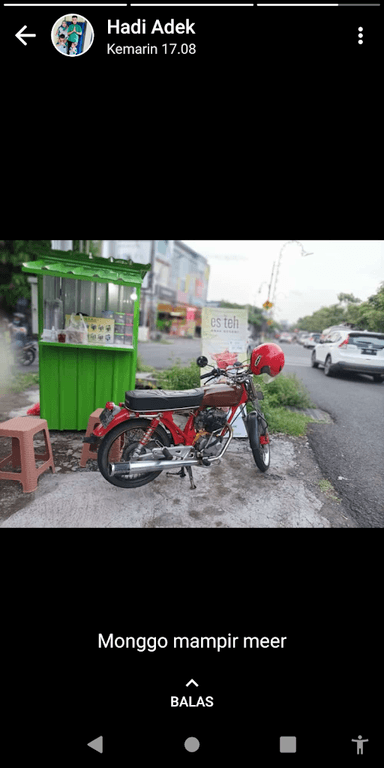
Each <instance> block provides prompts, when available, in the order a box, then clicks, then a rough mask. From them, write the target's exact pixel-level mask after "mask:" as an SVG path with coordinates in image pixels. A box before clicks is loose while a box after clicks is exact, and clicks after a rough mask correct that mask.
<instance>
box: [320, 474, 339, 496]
mask: <svg viewBox="0 0 384 768" xmlns="http://www.w3.org/2000/svg"><path fill="white" fill-rule="evenodd" d="M318 486H319V488H320V490H321V492H322V493H324V494H325V496H327V498H329V499H334V501H338V502H339V501H340V499H339V497H338V496H337V495H336V491H335V489H334V487H333V485H332V483H330V482H329V480H326V478H325V477H323V478H322V479H321V480H319V481H318Z"/></svg>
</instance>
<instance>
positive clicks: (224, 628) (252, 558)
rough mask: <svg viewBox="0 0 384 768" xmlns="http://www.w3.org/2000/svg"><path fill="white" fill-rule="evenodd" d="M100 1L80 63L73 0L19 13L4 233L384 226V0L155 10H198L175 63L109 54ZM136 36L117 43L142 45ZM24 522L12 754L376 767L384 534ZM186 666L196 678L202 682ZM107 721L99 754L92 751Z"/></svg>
mask: <svg viewBox="0 0 384 768" xmlns="http://www.w3.org/2000/svg"><path fill="white" fill-rule="evenodd" d="M67 10H68V12H70V13H72V12H73V13H78V14H79V15H80V14H82V11H83V9H82V6H81V5H77V6H76V7H73V6H72V7H70V6H68V9H67V8H66V7H64V8H63V13H66V12H67ZM133 10H134V13H133ZM137 11H138V9H114V11H113V16H112V12H111V17H112V18H120V19H121V20H123V19H125V17H127V19H128V16H131V17H132V18H133V19H136V18H138V17H139V16H141V15H142V11H141V13H137ZM84 14H85V16H86V17H87V18H89V20H90V21H91V23H92V24H93V26H94V30H95V42H94V45H93V47H92V48H91V49H90V51H89V52H88V53H85V54H84V55H83V56H81V57H79V58H78V59H76V60H75V61H74V59H73V58H71V59H70V61H71V62H72V63H70V62H69V58H70V57H67V58H66V57H64V56H61V55H60V54H59V53H57V52H55V51H54V50H53V46H52V42H51V38H50V35H51V29H52V26H53V24H54V23H56V21H57V19H58V18H59V17H60V9H57V8H50V9H49V10H48V9H28V8H18V9H7V8H2V21H1V29H2V38H1V53H2V56H3V62H4V63H3V75H4V76H3V86H2V106H3V128H4V138H3V145H2V172H3V179H4V181H3V192H4V200H3V211H2V213H3V222H4V223H3V227H4V228H6V231H7V234H8V236H11V237H12V236H20V235H21V236H23V235H24V234H25V236H27V237H41V236H43V237H44V236H46V235H48V237H51V236H53V235H56V232H59V230H60V228H63V229H69V230H71V229H72V236H73V237H74V234H76V233H78V235H80V234H81V235H82V232H83V230H84V229H85V227H87V228H88V227H89V228H91V227H93V228H95V227H96V224H97V226H98V228H99V229H100V230H101V236H102V237H103V236H104V237H107V236H109V237H112V238H116V237H125V236H126V233H127V232H128V229H129V231H130V234H131V235H132V234H133V235H134V236H136V237H142V236H144V237H145V236H148V234H151V233H155V232H154V231H155V230H156V235H158V234H160V235H161V229H162V228H164V227H165V228H166V229H168V228H169V229H172V228H173V230H176V231H175V232H174V234H175V235H176V237H180V236H182V234H183V231H184V233H186V234H187V236H188V234H189V235H190V236H191V235H193V236H195V237H196V236H198V237H205V238H207V237H215V238H219V239H221V238H235V239H236V238H243V237H246V238H250V239H253V238H258V239H259V238H276V237H280V236H282V235H283V230H284V236H285V235H286V234H287V232H286V230H288V229H291V228H293V227H295V228H297V229H298V230H299V232H300V234H299V236H300V237H302V238H305V237H311V238H313V237H315V238H328V237H330V238H335V237H336V238H337V237H343V238H345V237H347V238H359V237H361V238H365V239H366V238H368V239H369V238H372V237H380V236H381V234H380V233H379V231H378V230H379V222H381V213H380V194H379V192H378V189H377V178H376V177H377V168H378V160H377V158H378V154H377V153H378V143H377V142H378V136H379V131H378V128H379V126H380V125H381V117H380V112H381V110H380V112H379V111H378V109H379V103H380V99H379V97H378V93H379V92H380V90H379V83H380V78H379V74H380V71H381V70H380V67H379V64H378V62H379V46H378V42H379V39H380V38H381V18H382V9H381V8H380V9H375V8H361V9H358V8H352V9H351V8H318V9H316V8H283V9H280V8H276V9H270V8H269V9H268V8H264V9H263V8H250V9H248V8H245V9H240V8H238V9H229V8H225V9H220V10H219V9H206V8H202V9H195V10H193V9H188V12H187V13H184V12H183V11H182V9H178V10H177V12H176V11H175V12H174V13H173V12H172V13H171V12H170V10H169V9H168V10H167V12H165V10H162V11H161V12H160V11H156V14H155V13H154V12H153V11H151V12H150V11H148V9H146V11H145V18H146V19H147V24H148V26H149V21H150V19H151V18H152V16H153V17H154V18H156V17H158V18H164V17H167V18H169V17H172V16H174V18H175V19H178V20H180V21H182V20H183V19H184V18H185V17H186V16H187V17H188V18H191V19H196V30H197V31H198V34H197V35H196V36H194V37H192V36H191V37H189V38H188V39H187V42H196V46H197V48H198V53H197V54H196V55H195V56H186V55H185V56H184V55H177V58H176V59H174V57H172V56H160V55H158V56H157V57H156V58H155V57H154V56H152V57H150V56H148V57H147V58H145V57H144V56H142V57H140V58H139V57H131V56H117V55H116V56H113V55H109V56H107V55H106V53H105V49H106V45H107V42H108V41H109V42H112V41H113V38H112V37H110V38H108V36H107V34H106V19H107V18H108V14H109V11H108V10H107V9H103V10H100V9H99V10H97V9H85V8H84ZM240 18H241V22H240ZM25 24H26V25H27V30H26V32H36V34H37V35H38V36H37V37H36V38H27V46H23V45H22V43H20V42H19V41H18V40H17V39H16V37H15V34H16V32H17V31H18V30H19V29H20V28H21V27H22V26H24V25H25ZM358 26H363V27H364V44H363V45H362V46H359V45H358V44H357V27H358ZM132 37H133V36H132ZM134 38H135V39H134V41H133V43H132V40H131V39H130V36H121V39H120V40H119V43H120V44H140V42H141V41H140V42H139V39H138V36H134ZM164 41H166V42H170V43H171V42H180V41H182V42H185V39H184V38H180V39H179V38H178V36H177V38H176V39H174V38H173V37H168V36H167V38H166V40H163V39H162V38H161V39H159V40H158V41H157V44H160V43H161V42H164ZM143 42H144V43H146V42H148V41H147V40H145V41H143ZM149 42H151V43H153V42H154V41H153V40H151V41H149ZM155 44H156V42H155ZM69 70H70V71H69ZM65 219H67V221H64V220H65ZM180 229H181V231H180V232H179V231H178V230H180ZM159 230H160V232H159ZM188 230H189V232H188ZM69 234H71V232H70V231H69ZM165 234H166V233H165ZM346 269H348V265H347V264H346ZM330 280H331V276H330ZM362 450H369V439H367V436H364V438H363V439H362ZM8 535H9V536H13V540H12V545H11V546H8V547H7V551H6V552H5V551H3V555H2V562H1V578H2V582H1V583H2V595H1V618H2V622H1V624H2V633H1V652H2V665H3V685H2V703H1V706H2V713H1V723H2V749H3V754H4V755H5V754H6V753H7V750H9V751H10V753H11V759H10V760H9V761H7V764H9V765H10V764H23V763H24V762H25V761H26V760H32V759H33V760H34V761H36V762H38V764H39V765H42V766H45V765H47V766H48V765H49V766H52V765H55V766H57V765H63V766H64V765H65V766H66V767H67V766H68V765H72V764H73V765H88V764H89V765H94V764H95V762H97V761H98V762H99V763H101V762H105V763H106V764H108V765H118V764H120V763H127V764H129V762H135V763H137V762H138V760H140V762H141V763H142V764H144V765H146V764H149V762H151V763H154V762H155V761H159V762H160V761H161V762H164V760H166V761H167V763H168V765H171V766H172V765H175V766H176V765H177V766H180V765H181V764H183V765H184V764H185V763H188V765H189V764H191V763H196V762H197V761H198V762H199V764H200V765H208V764H209V765H212V764H213V763H214V761H217V760H219V761H220V762H221V763H222V764H225V765H231V764H235V763H236V764H237V765H243V764H245V762H247V763H250V761H251V760H252V761H253V762H254V764H255V765H257V761H259V762H260V764H261V763H262V764H263V765H266V764H267V765H275V764H276V763H279V762H281V760H283V761H284V762H286V761H287V760H288V762H290V763H291V764H292V762H295V763H297V762H298V761H301V764H302V765H304V764H305V765H306V766H308V765H312V764H313V761H314V759H315V760H316V759H317V758H320V756H321V759H322V760H323V763H325V760H327V762H331V761H333V760H335V762H336V759H337V760H338V764H343V765H348V764H349V763H350V762H351V763H352V762H355V760H356V759H357V755H356V754H355V750H356V747H355V745H353V744H352V743H351V739H352V738H357V737H358V735H360V734H361V735H362V736H363V738H369V740H370V741H369V743H368V744H367V745H365V746H364V756H363V758H361V759H362V760H364V761H365V762H369V761H371V764H373V762H374V763H375V765H377V764H378V757H379V756H381V753H380V749H381V742H380V734H381V732H382V727H381V723H380V721H379V715H380V702H379V705H378V704H377V696H378V695H379V696H380V694H381V691H382V663H381V662H382V650H381V635H380V628H379V625H380V619H379V617H380V610H381V605H380V600H381V584H382V576H381V573H380V570H379V566H378V565H377V564H378V563H380V561H381V552H382V546H381V541H380V535H378V536H377V535H376V533H375V534H373V535H374V536H375V539H373V535H372V534H371V532H370V531H362V530H353V531H348V532H345V531H342V532H337V531H331V532H326V533H324V532H323V531H317V532H316V533H315V534H314V533H313V532H312V531H305V530H301V531H296V532H295V533H293V532H292V533H291V532H289V531H271V532H270V531H264V530H263V531H259V530H252V531H230V532H229V533H228V534H225V533H224V534H217V533H216V532H215V534H213V532H210V531H206V532H205V534H199V533H195V532H193V531H190V532H189V533H188V534H186V533H184V532H182V531H177V532H176V531H172V532H171V531H170V530H168V531H167V533H164V534H163V533H161V532H158V531H156V533H151V532H150V531H148V530H146V531H145V533H144V532H141V531H138V530H132V531H130V530H125V531H124V532H121V531H102V532H98V531H60V532H59V531H28V532H27V531H24V532H22V531H14V532H9V533H8ZM218 536H219V539H218V538H217V537H218ZM223 536H224V538H223ZM225 536H227V538H225ZM99 632H104V633H105V634H109V633H114V634H115V635H116V636H123V637H125V636H131V635H133V636H158V637H159V636H165V637H167V638H168V639H169V641H170V644H171V642H172V638H173V636H174V635H186V636H189V637H192V636H211V635H212V636H219V635H226V634H228V633H231V634H232V635H238V636H239V637H243V636H245V635H246V636H248V635H252V636H253V635H255V636H260V637H262V636H267V637H273V636H278V637H281V636H287V637H288V641H287V646H286V648H285V649H259V650H247V651H243V652H242V651H240V650H227V651H223V652H221V653H220V654H218V653H217V652H216V651H213V650H210V651H207V652H205V653H204V652H202V651H196V650H194V651H192V650H191V651H189V652H187V651H184V652H179V653H176V652H174V651H173V650H172V649H171V648H168V649H166V650H158V651H156V653H148V652H145V653H138V652H137V651H133V650H125V649H119V650H113V651H109V650H104V651H103V650H99V649H98V648H97V637H98V633H99ZM191 677H193V678H194V679H195V680H196V682H198V683H199V688H198V689H195V688H193V687H192V686H190V687H189V688H185V684H186V682H188V680H189V679H190V678H191ZM196 692H199V693H200V692H201V694H202V695H204V696H206V695H211V696H213V697H214V700H215V704H214V707H213V708H209V709H208V708H207V709H203V708H196V709H193V708H192V709H189V708H181V709H177V708H174V709H171V707H170V697H171V695H179V696H182V695H193V696H195V695H196ZM100 735H103V736H104V747H105V751H104V753H103V755H99V754H98V753H96V752H95V751H94V750H91V749H90V748H89V747H88V746H87V743H88V742H89V741H91V740H93V739H95V738H97V737H98V736H100ZM282 735H296V736H297V740H298V752H297V754H296V755H291V756H290V757H287V756H283V755H280V754H279V752H278V743H279V737H280V736H282ZM189 736H196V738H198V739H199V740H200V743H201V748H200V750H199V751H198V752H197V753H194V754H190V753H187V752H186V751H185V749H184V747H183V744H184V741H185V739H186V738H187V737H189ZM137 755H138V756H137ZM379 759H380V758H379ZM208 761H209V763H208Z"/></svg>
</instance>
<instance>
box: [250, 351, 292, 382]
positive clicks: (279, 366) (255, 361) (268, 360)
mask: <svg viewBox="0 0 384 768" xmlns="http://www.w3.org/2000/svg"><path fill="white" fill-rule="evenodd" d="M284 362H285V359H284V352H283V350H282V349H281V347H279V345H278V344H260V345H259V346H258V347H255V349H254V350H253V352H252V354H251V371H252V373H254V374H255V375H256V376H258V375H259V374H260V373H268V375H269V376H277V374H278V373H280V371H282V370H283V368H284Z"/></svg>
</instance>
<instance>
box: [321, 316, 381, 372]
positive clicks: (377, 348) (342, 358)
mask: <svg viewBox="0 0 384 768" xmlns="http://www.w3.org/2000/svg"><path fill="white" fill-rule="evenodd" d="M311 365H312V368H318V367H319V366H322V367H324V373H325V375H326V376H332V375H333V373H335V372H336V371H353V372H355V373H367V374H369V375H370V376H372V377H373V379H374V381H384V333H374V332H371V331H357V330H353V331H352V330H350V329H340V330H336V331H332V332H331V333H329V334H328V335H327V336H326V337H325V339H324V341H323V342H322V343H321V344H316V346H315V348H314V350H313V351H312V355H311Z"/></svg>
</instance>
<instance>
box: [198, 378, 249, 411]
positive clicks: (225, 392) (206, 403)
mask: <svg viewBox="0 0 384 768" xmlns="http://www.w3.org/2000/svg"><path fill="white" fill-rule="evenodd" d="M242 394H243V388H242V386H240V385H239V384H212V385H211V386H209V387H204V396H203V399H202V401H201V404H200V407H201V408H208V407H210V408H212V407H216V408H224V407H225V406H230V405H238V403H239V402H240V400H241V397H242Z"/></svg>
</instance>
